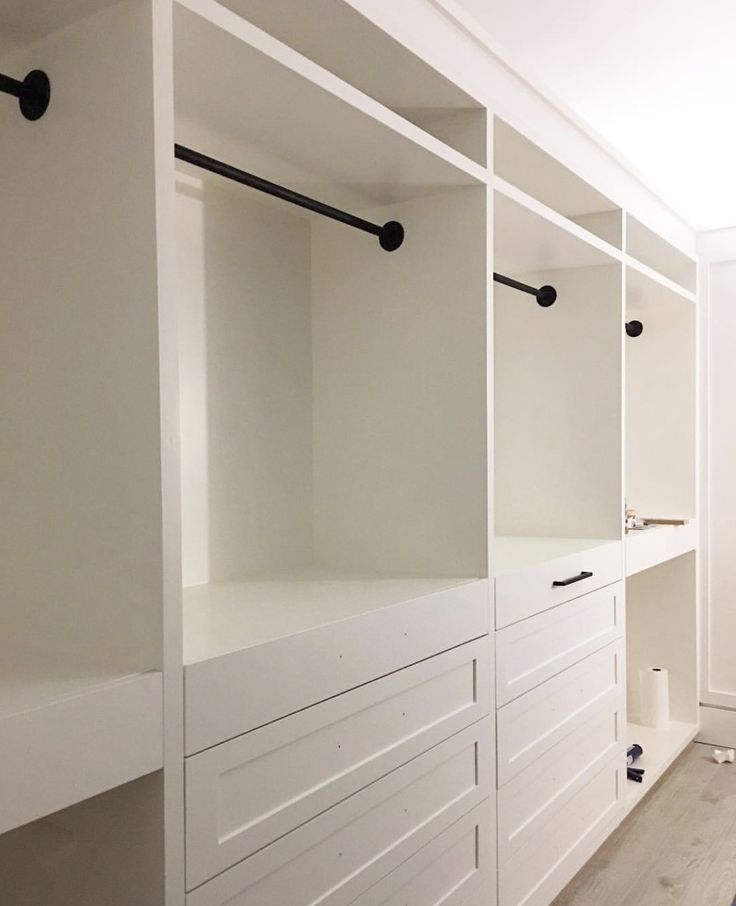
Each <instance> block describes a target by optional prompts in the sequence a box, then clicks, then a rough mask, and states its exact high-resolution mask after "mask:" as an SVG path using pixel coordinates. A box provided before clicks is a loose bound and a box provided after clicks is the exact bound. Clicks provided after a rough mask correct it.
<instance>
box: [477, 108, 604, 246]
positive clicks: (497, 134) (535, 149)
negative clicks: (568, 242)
mask: <svg viewBox="0 0 736 906" xmlns="http://www.w3.org/2000/svg"><path fill="white" fill-rule="evenodd" d="M493 140H494V160H493V171H494V173H495V175H496V176H499V177H500V178H501V179H503V180H505V181H506V182H508V183H511V184H512V185H514V186H516V187H517V188H519V189H521V190H522V191H524V192H526V193H527V194H528V195H530V196H532V197H533V198H535V199H537V200H538V201H540V202H541V203H542V204H543V205H545V206H547V207H548V208H551V209H552V210H554V211H556V212H557V213H558V214H561V215H562V217H564V218H566V219H567V220H568V221H571V222H572V223H574V224H577V225H578V226H580V227H583V228H584V229H585V230H587V231H589V232H590V233H592V234H594V235H595V236H597V237H598V238H599V239H602V240H604V241H605V242H607V243H609V244H610V245H613V246H615V247H616V248H617V249H621V247H622V241H621V236H622V214H621V209H620V208H619V207H617V206H616V205H615V204H614V203H613V202H612V201H611V200H610V198H607V197H606V196H605V195H602V194H601V193H600V192H599V191H598V190H597V189H594V188H593V187H592V186H591V185H590V184H589V183H587V182H585V181H584V180H582V179H581V178H580V177H579V176H577V175H576V174H575V173H573V171H572V170H569V169H568V168H567V167H565V166H564V165H563V164H561V163H560V162H559V161H557V160H555V158H553V157H552V156H551V155H549V154H548V153H547V152H546V151H543V150H542V149H541V148H540V147H539V146H538V145H535V144H534V142H532V141H530V140H529V139H528V138H526V137H525V136H523V135H522V134H521V133H520V132H517V131H516V129H513V128H512V127H511V126H509V125H508V123H505V122H504V121H503V120H500V119H498V118H496V119H495V121H494V127H493Z"/></svg>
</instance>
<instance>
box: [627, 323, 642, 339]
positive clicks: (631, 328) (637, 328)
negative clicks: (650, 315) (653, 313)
mask: <svg viewBox="0 0 736 906" xmlns="http://www.w3.org/2000/svg"><path fill="white" fill-rule="evenodd" d="M643 333H644V325H643V324H642V323H641V321H627V322H626V334H627V336H630V337H640V336H641V335H642V334H643Z"/></svg>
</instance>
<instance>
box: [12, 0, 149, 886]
mask: <svg viewBox="0 0 736 906" xmlns="http://www.w3.org/2000/svg"><path fill="white" fill-rule="evenodd" d="M82 10H84V11H85V12H86V13H87V14H88V15H87V16H86V17H84V16H82ZM2 18H3V26H4V33H3V54H2V61H1V63H0V71H2V73H3V74H4V75H7V76H8V77H10V78H13V79H16V80H21V81H22V80H24V79H25V78H26V76H27V74H28V73H30V72H31V71H33V70H40V71H43V72H45V73H46V74H47V77H48V80H49V86H50V103H49V104H48V107H47V108H46V110H45V112H41V110H42V106H43V105H40V106H39V107H38V108H37V110H36V112H37V113H38V112H41V115H40V117H39V118H38V119H34V120H29V119H26V118H24V114H23V113H22V110H21V109H19V104H18V101H16V100H15V99H14V98H13V97H10V96H8V95H6V94H3V95H2V98H3V100H2V104H1V105H0V130H1V131H2V135H3V172H2V176H0V191H1V192H2V197H3V215H4V217H5V218H6V222H7V224H8V228H7V229H5V230H4V231H3V234H2V237H1V238H0V308H2V322H3V355H2V357H1V358H2V363H1V364H0V369H1V370H2V375H1V376H0V383H2V388H3V391H2V396H3V402H2V433H3V442H2V452H1V453H0V498H1V499H2V512H3V518H2V530H1V531H0V534H1V536H2V538H1V540H0V573H2V577H3V601H2V608H1V611H2V615H1V616H0V764H2V778H1V779H0V803H2V806H1V807H0V832H4V831H7V830H10V829H12V828H15V827H18V826H20V825H22V824H25V823H27V822H30V821H33V820H35V819H37V818H39V817H41V816H43V815H46V814H49V813H50V812H54V811H56V810H57V809H60V808H63V807H66V806H69V805H71V804H73V803H74V802H77V801H80V800H82V799H85V798H87V797H90V796H93V795H96V794H98V793H101V792H102V791H104V790H106V789H109V788H111V787H114V786H117V785H118V784H123V783H126V782H127V781H129V780H132V779H134V778H135V777H138V776H141V775H142V774H146V773H148V772H150V771H155V770H157V769H159V768H160V767H161V764H162V761H161V759H162V755H161V749H162V739H161V737H162V720H161V674H160V672H158V671H159V670H160V668H161V623H162V620H161V603H160V601H161V575H160V574H161V550H160V548H161V544H160V534H161V531H160V497H161V487H160V473H161V462H160V455H159V439H158V435H159V412H158V402H157V398H156V393H155V392H154V390H153V389H152V388H155V387H156V385H157V370H158V353H157V349H156V332H157V286H156V267H155V245H154V227H155V220H154V216H155V214H154V204H153V193H154V187H153V177H152V172H153V157H154V151H153V130H152V129H148V130H147V129H146V128H145V126H144V125H142V123H147V122H148V117H149V116H150V102H149V95H148V90H149V89H150V88H151V85H150V80H151V77H150V76H146V75H145V74H144V73H143V71H142V70H144V69H145V67H141V71H133V69H131V67H130V65H129V61H130V60H131V59H137V58H140V59H146V58H147V57H148V58H150V53H151V49H150V48H151V40H152V35H151V23H150V22H149V18H150V17H149V16H147V14H146V10H145V9H144V7H143V6H142V5H141V4H139V3H135V2H122V3H118V4H112V3H107V2H104V0H93V2H89V3H85V4H47V5H46V7H45V8H44V10H43V11H42V13H41V14H39V10H38V8H37V5H34V4H23V3H19V4H18V3H16V4H10V5H8V4H6V5H5V7H4V9H3V14H2ZM6 38H7V41H6V40H5V39H6ZM147 79H148V81H147ZM34 115H35V114H34ZM131 135H135V136H136V137H137V139H136V141H135V142H134V143H132V144H131V142H130V136H131ZM72 149H73V150H72ZM11 224H12V226H11ZM131 225H134V226H133V227H131ZM131 262H135V265H134V266H131ZM2 889H3V898H5V897H7V890H8V887H7V885H6V884H5V883H3V885H2ZM43 900H44V898H43V897H40V898H38V899H37V900H35V902H42V901H43ZM9 901H12V902H15V900H13V898H12V897H10V899H9Z"/></svg>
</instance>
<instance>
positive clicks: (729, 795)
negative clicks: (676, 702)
mask: <svg viewBox="0 0 736 906" xmlns="http://www.w3.org/2000/svg"><path fill="white" fill-rule="evenodd" d="M711 752H712V746H704V745H697V744H693V745H692V746H691V747H690V748H689V749H688V750H687V751H686V752H685V753H683V755H682V756H681V758H679V759H678V761H677V762H676V763H675V764H674V765H673V766H672V768H671V769H670V770H669V771H668V773H667V774H666V775H665V776H664V777H663V778H662V779H661V781H660V782H659V784H657V786H656V787H655V788H654V789H653V790H652V792H651V793H650V794H649V795H648V796H647V797H646V799H645V800H644V801H643V802H642V804H641V805H640V806H639V807H638V808H636V809H635V810H634V811H633V812H632V813H631V814H630V815H629V817H628V818H627V819H626V820H625V821H624V822H623V824H621V826H620V827H619V828H618V830H616V831H615V832H614V833H613V834H612V835H611V836H610V837H609V839H608V840H607V841H606V843H605V844H604V845H603V846H602V847H601V849H600V850H599V851H598V852H597V853H596V855H595V856H593V858H592V859H591V860H590V862H589V863H588V864H587V865H586V866H585V868H583V870H582V871H581V872H580V873H579V874H578V875H577V876H576V877H575V878H573V880H572V881H571V882H570V883H569V884H568V885H567V887H566V888H565V889H564V890H563V891H562V893H561V894H560V895H559V897H558V898H557V899H556V900H555V901H554V903H553V904H552V906H671V904H673V903H674V904H681V906H732V904H733V906H736V765H733V764H723V765H718V764H716V763H715V762H714V761H713V759H712V758H711Z"/></svg>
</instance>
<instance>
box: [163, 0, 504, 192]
mask: <svg viewBox="0 0 736 906" xmlns="http://www.w3.org/2000/svg"><path fill="white" fill-rule="evenodd" d="M174 24H175V29H174V33H175V72H174V80H175V92H176V113H177V127H176V128H177V141H178V142H180V143H181V144H184V145H188V144H192V145H194V147H195V148H196V150H200V151H202V152H204V153H206V154H209V155H210V156H213V157H218V156H225V155H227V157H226V160H227V162H228V163H232V164H233V165H235V166H239V167H243V168H244V169H246V170H251V171H256V172H257V173H258V175H259V176H263V177H265V178H267V179H271V180H273V181H276V182H284V183H285V184H286V185H288V186H289V187H290V188H294V189H297V190H298V191H302V192H304V193H306V194H309V195H313V196H316V197H318V198H320V200H322V201H325V202H326V203H331V204H349V203H352V204H357V203H359V200H360V199H362V201H363V202H364V204H366V205H370V204H376V205H380V204H390V203H393V202H398V201H404V200H406V199H408V198H414V197H419V196H422V195H427V194H432V193H433V192H435V191H437V189H438V188H442V187H450V186H451V187H455V186H472V185H481V184H484V183H485V182H486V181H487V171H486V169H485V168H484V167H481V166H480V165H478V164H476V163H475V162H473V161H471V160H470V159H469V158H467V157H465V156H464V155H463V154H460V153H459V152H457V151H455V150H454V149H452V148H450V147H449V146H448V145H445V144H444V143H443V142H441V141H439V140H438V139H436V138H434V137H433V136H431V135H429V134H428V133H426V132H424V131H423V130H422V129H420V128H418V127H416V126H414V125H413V124H412V123H410V122H409V121H408V120H406V119H404V118H403V117H401V116H399V115H397V114H396V113H394V112H393V111H391V110H389V109H388V108H386V107H384V106H383V105H382V104H380V103H378V102H377V101H374V100H373V99H372V98H369V97H368V96H367V95H364V94H363V93H362V92H360V91H358V90H357V89H355V88H353V87H352V86H350V85H348V84H347V83H345V82H343V81H342V80H341V79H339V78H337V77H336V76H334V75H333V74H332V73H329V72H327V71H326V70H324V69H322V68H321V67H320V66H318V65H316V64H315V63H313V62H312V61H311V60H308V59H307V58H306V57H303V56H301V54H299V53H297V52H295V51H294V50H292V49H291V48H289V47H287V46H286V45H285V44H282V43H281V42H279V41H277V40H276V39H275V38H273V37H271V36H270V35H268V34H266V33H265V32H263V31H261V30H260V29H258V28H256V27H255V26H254V25H252V24H251V23H249V22H247V21H245V20H244V19H242V18H241V17H240V16H238V15H236V14H235V13H233V12H231V11H230V10H228V9H226V8H224V7H223V6H220V4H218V3H216V2H214V0H185V2H177V3H176V4H175V18H174ZM223 86H224V87H223ZM195 143H196V144H195ZM200 143H201V145H202V146H201V147H197V145H198V144H200Z"/></svg>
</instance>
